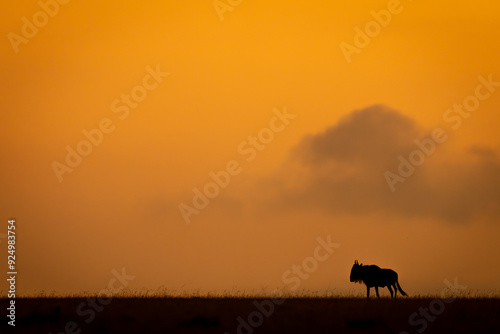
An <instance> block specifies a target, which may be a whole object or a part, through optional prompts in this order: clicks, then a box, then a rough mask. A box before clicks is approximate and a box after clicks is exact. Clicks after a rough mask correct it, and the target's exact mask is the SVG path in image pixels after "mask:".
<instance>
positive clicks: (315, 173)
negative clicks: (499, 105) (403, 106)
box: [255, 105, 500, 222]
mask: <svg viewBox="0 0 500 334" xmlns="http://www.w3.org/2000/svg"><path fill="white" fill-rule="evenodd" d="M431 130H432V129H428V130H426V129H423V128H422V127H420V126H418V125H417V124H416V123H415V122H414V120H413V119H411V118H409V117H407V116H405V115H403V114H401V113H399V112H398V111H396V110H393V109H391V108H389V107H386V106H383V105H375V106H370V107H367V108H365V109H362V110H356V111H353V112H352V113H351V114H349V115H348V116H347V117H345V118H343V119H341V120H340V121H339V122H338V124H336V125H334V126H332V127H329V128H328V129H326V130H325V131H324V132H323V133H319V134H316V135H308V136H306V137H304V138H303V140H302V141H301V142H300V143H299V144H298V145H297V146H296V147H295V148H294V149H293V150H292V152H291V155H290V159H289V160H288V161H287V163H286V168H284V170H283V171H282V172H280V176H278V178H277V179H274V180H272V178H271V179H269V180H262V182H260V183H258V185H257V186H256V188H258V189H255V191H256V192H255V194H258V195H256V197H257V198H259V200H257V202H259V207H260V208H265V209H270V210H272V209H273V208H276V207H278V208H280V209H285V210H300V209H308V210H310V209H316V210H322V211H326V212H329V213H331V214H346V215H358V214H364V213H382V214H389V215H398V216H401V217H402V218H404V217H424V218H425V217H432V218H438V219H443V220H446V221H450V222H464V221H470V220H471V219H473V218H474V217H477V216H484V217H489V218H490V219H492V218H493V219H494V218H497V217H499V216H500V205H499V204H500V162H499V159H498V152H496V151H494V150H491V149H488V148H482V147H477V146H476V147H472V148H471V149H470V150H469V151H467V152H456V151H452V154H449V153H450V152H449V151H450V150H449V149H448V148H446V149H445V148H442V147H439V146H440V145H439V144H437V145H436V151H435V152H434V154H432V155H430V156H429V157H426V161H425V162H424V163H423V164H422V165H421V166H418V167H416V169H415V172H414V173H413V174H412V175H411V176H410V177H408V178H407V179H406V181H405V182H404V183H400V184H398V188H397V191H395V192H391V190H390V189H389V187H388V184H387V182H386V178H385V177H384V172H385V171H387V170H389V171H392V172H394V173H397V169H398V165H399V164H400V161H399V160H398V157H399V156H400V155H401V156H403V157H405V158H408V156H409V154H410V153H411V152H412V151H414V150H415V149H416V148H418V147H417V146H416V144H415V140H416V139H420V140H422V139H423V138H426V137H428V136H429V134H430V133H431ZM450 131H451V130H450ZM441 145H443V144H441ZM445 157H449V159H447V158H445ZM263 202H264V204H262V203H263Z"/></svg>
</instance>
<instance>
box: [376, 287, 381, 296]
mask: <svg viewBox="0 0 500 334" xmlns="http://www.w3.org/2000/svg"><path fill="white" fill-rule="evenodd" d="M375 292H376V293H377V297H378V298H380V296H379V295H378V286H375Z"/></svg>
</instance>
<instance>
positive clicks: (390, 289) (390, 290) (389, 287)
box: [387, 285, 392, 298]
mask: <svg viewBox="0 0 500 334" xmlns="http://www.w3.org/2000/svg"><path fill="white" fill-rule="evenodd" d="M387 288H388V289H389V292H390V293H391V298H392V288H391V286H390V285H388V286H387Z"/></svg>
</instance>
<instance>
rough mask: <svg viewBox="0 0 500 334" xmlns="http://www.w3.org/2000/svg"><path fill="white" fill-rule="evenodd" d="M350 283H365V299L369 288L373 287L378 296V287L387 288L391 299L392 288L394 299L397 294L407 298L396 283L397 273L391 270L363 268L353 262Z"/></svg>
mask: <svg viewBox="0 0 500 334" xmlns="http://www.w3.org/2000/svg"><path fill="white" fill-rule="evenodd" d="M351 282H357V283H365V285H366V298H370V288H371V287H375V292H376V293H377V297H378V298H380V296H379V295H378V287H379V286H380V287H382V288H383V287H387V288H388V289H389V292H390V293H391V298H393V294H392V288H391V286H393V287H394V298H396V295H397V293H398V290H399V292H401V294H402V295H403V296H408V295H407V294H406V293H405V292H404V291H403V289H401V286H400V285H399V282H398V273H397V272H395V271H394V270H391V269H381V268H380V267H378V266H375V265H371V266H364V265H363V264H362V263H361V264H359V263H358V261H357V260H356V261H354V265H353V266H352V269H351Z"/></svg>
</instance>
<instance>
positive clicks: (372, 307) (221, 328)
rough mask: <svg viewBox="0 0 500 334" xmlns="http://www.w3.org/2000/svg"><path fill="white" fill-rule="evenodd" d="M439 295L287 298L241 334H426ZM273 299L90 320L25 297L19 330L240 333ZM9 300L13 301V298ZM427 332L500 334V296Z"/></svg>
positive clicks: (173, 305)
mask: <svg viewBox="0 0 500 334" xmlns="http://www.w3.org/2000/svg"><path fill="white" fill-rule="evenodd" d="M435 299H436V298H425V297H417V298H405V299H396V300H394V299H392V300H391V299H390V298H381V299H371V300H366V297H364V296H363V297H362V296H360V297H359V298H349V297H340V298H331V297H328V298H310V297H296V298H287V299H285V300H284V302H283V303H282V304H279V305H278V304H275V305H274V307H273V310H272V312H270V314H269V315H268V316H266V315H263V316H262V323H261V324H259V326H250V327H249V328H250V330H251V331H248V330H247V331H245V330H242V329H241V328H240V333H330V334H331V333H400V332H401V331H406V332H409V333H418V331H417V330H418V329H421V326H412V325H411V324H410V323H409V317H410V316H411V315H412V314H413V313H414V312H417V313H418V312H419V309H420V308H429V305H430V304H431V302H432V301H433V300H435ZM265 301H269V299H268V298H262V297H261V298H252V297H231V298H224V297H222V296H218V298H207V297H196V296H192V297H187V298H181V297H175V298H174V297H160V296H157V297H153V298H150V297H113V298H112V299H111V300H108V302H109V303H108V304H107V305H101V306H102V309H101V308H99V309H101V310H100V311H95V312H94V315H95V317H94V318H92V319H91V320H90V316H89V313H88V312H87V313H86V314H85V315H84V316H82V315H81V313H82V312H80V314H79V313H78V312H77V309H78V307H79V306H80V305H82V303H83V305H85V306H87V305H88V304H87V302H88V299H87V298H82V297H80V298H50V297H47V298H18V299H16V316H17V317H16V327H15V329H14V328H12V332H13V333H14V332H15V333H50V332H52V333H53V334H56V333H57V334H59V333H60V332H63V333H77V332H78V330H81V333H82V334H83V333H218V334H224V333H225V332H227V333H230V334H233V333H239V332H238V327H239V326H241V320H239V319H243V320H244V321H245V322H246V323H247V324H248V323H249V322H250V321H249V315H251V314H254V316H255V314H256V313H255V312H259V313H261V314H262V312H261V311H259V309H258V308H257V307H256V306H255V305H256V303H258V304H259V303H264V302H265ZM2 303H3V304H2V305H7V303H8V300H7V299H5V298H4V299H3V300H2ZM84 310H87V308H86V307H85V308H84ZM80 311H81V309H80ZM268 311H269V309H268ZM252 312H253V313H252ZM239 317H240V318H239ZM419 318H420V317H419ZM4 319H5V320H4V321H6V320H7V319H6V318H4ZM255 319H257V320H259V317H258V316H255V318H254V320H255ZM89 320H90V321H89ZM68 323H72V324H73V325H71V326H73V327H71V328H72V331H67V330H66V328H67V326H68ZM256 323H258V322H257V321H254V324H256ZM247 329H248V328H247ZM423 332H424V333H500V299H498V298H487V297H484V298H458V299H456V300H454V301H453V302H451V303H447V304H445V309H444V310H443V311H442V312H441V313H440V314H439V315H436V316H435V319H434V320H433V321H427V328H426V329H425V330H424V331H423Z"/></svg>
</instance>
